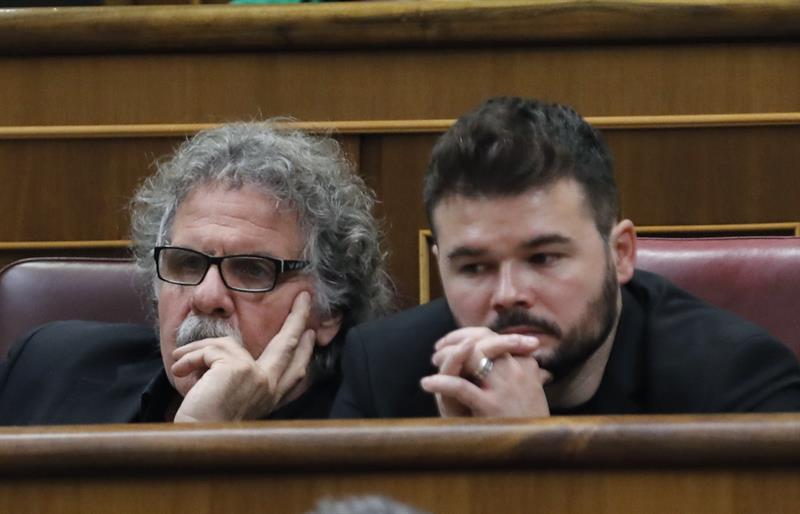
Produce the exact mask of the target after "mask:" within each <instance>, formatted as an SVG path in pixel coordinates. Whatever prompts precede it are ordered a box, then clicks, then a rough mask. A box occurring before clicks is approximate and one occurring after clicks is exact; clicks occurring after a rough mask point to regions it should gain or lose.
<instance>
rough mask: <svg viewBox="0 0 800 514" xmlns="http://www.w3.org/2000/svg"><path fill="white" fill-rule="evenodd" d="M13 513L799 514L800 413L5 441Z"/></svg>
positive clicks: (54, 435)
mask: <svg viewBox="0 0 800 514" xmlns="http://www.w3.org/2000/svg"><path fill="white" fill-rule="evenodd" d="M0 457H2V458H0V474H2V476H3V480H2V482H0V509H2V510H3V511H4V512H37V513H51V512H52V513H56V512H59V513H63V512H120V513H142V514H153V513H160V512H170V513H183V512H187V513H188V512H282V513H290V514H291V513H302V512H307V511H308V510H310V509H311V508H312V506H313V504H314V503H315V501H316V500H317V499H320V498H323V497H343V496H349V495H354V494H361V495H363V494H383V495H387V496H390V497H392V498H395V499H397V500H401V501H404V502H407V503H409V504H411V505H415V506H417V507H419V508H423V509H426V510H428V511H430V512H436V513H440V514H444V513H449V512H459V513H489V512H510V513H528V512H531V506H532V505H535V506H536V510H537V512H538V511H540V510H541V511H546V512H564V513H583V512H598V513H603V514H604V513H609V514H610V513H615V514H616V513H628V512H630V513H639V512H648V513H657V514H660V513H674V512H709V513H760V512H771V513H772V512H778V513H780V512H787V513H788V512H793V509H794V508H795V507H796V505H797V502H798V501H800V480H798V479H800V469H799V468H798V465H797V462H798V459H800V418H798V415H796V414H778V415H723V416H660V417H650V416H648V417H578V418H551V419H545V420H512V421H498V420H494V421H492V420H439V419H426V420H394V421H390V420H382V421H355V422H352V421H350V422H342V421H320V422H256V423H238V424H220V425H201V426H187V425H184V426H176V425H141V426H137V425H128V426H120V425H118V426H104V427H100V426H91V427H86V426H84V427H81V426H78V427H49V428H44V427H34V428H4V429H0Z"/></svg>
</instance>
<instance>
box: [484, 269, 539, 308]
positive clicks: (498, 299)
mask: <svg viewBox="0 0 800 514" xmlns="http://www.w3.org/2000/svg"><path fill="white" fill-rule="evenodd" d="M522 275H523V273H522V270H519V269H518V266H515V265H514V263H503V264H501V265H500V268H499V270H498V273H497V282H496V284H495V289H494V292H493V295H492V308H493V309H494V310H496V311H502V310H507V309H511V308H514V307H522V308H525V309H527V308H530V307H531V306H532V305H533V302H534V298H533V291H532V289H531V288H530V287H529V284H527V283H526V281H525V277H523V276H522Z"/></svg>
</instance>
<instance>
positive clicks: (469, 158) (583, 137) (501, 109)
mask: <svg viewBox="0 0 800 514" xmlns="http://www.w3.org/2000/svg"><path fill="white" fill-rule="evenodd" d="M561 179H573V180H575V181H576V182H577V183H578V184H580V185H581V187H582V188H583V190H584V192H585V194H586V198H587V200H588V204H589V207H590V208H591V212H592V214H593V216H594V221H595V225H596V226H597V230H598V232H600V235H601V236H602V237H603V238H604V239H606V238H607V237H608V235H609V234H610V232H611V228H612V227H613V226H614V223H615V222H616V219H617V215H618V214H619V193H618V191H617V185H616V182H615V181H614V172H613V169H612V162H611V153H610V152H609V150H608V146H606V144H605V142H604V141H603V138H602V137H601V136H600V134H599V133H598V132H597V131H596V130H595V129H594V128H592V126H591V125H589V124H588V123H587V122H586V120H584V119H583V118H582V117H581V116H580V115H579V114H578V113H577V112H575V111H574V110H573V109H572V108H570V107H567V106H564V105H559V104H553V103H544V102H540V101H537V100H530V99H525V98H516V97H497V98H491V99H489V100H487V101H486V102H484V103H483V104H481V105H480V106H479V107H478V108H477V109H475V110H473V111H471V112H468V113H467V114H464V115H463V116H461V117H460V118H459V119H458V120H457V121H456V122H455V124H454V125H453V126H452V127H450V129H449V130H448V131H447V132H446V133H445V134H444V135H442V136H441V137H440V138H439V140H438V141H437V143H436V145H435V146H434V148H433V154H432V156H431V160H430V163H429V165H428V171H427V173H426V175H425V181H424V187H423V196H424V200H425V209H426V210H427V212H428V219H429V221H430V223H431V228H432V229H433V230H434V231H435V230H436V227H434V226H433V210H434V208H435V207H436V206H437V205H438V203H439V202H440V201H441V200H442V199H443V198H445V197H447V196H450V195H461V196H467V197H492V196H513V195H517V194H520V193H521V192H524V191H527V190H529V189H531V188H540V187H546V186H548V185H551V184H554V183H555V182H556V181H559V180H561Z"/></svg>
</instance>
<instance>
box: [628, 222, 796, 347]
mask: <svg viewBox="0 0 800 514" xmlns="http://www.w3.org/2000/svg"><path fill="white" fill-rule="evenodd" d="M637 267H638V268H641V269H645V270H649V271H654V272H656V273H658V274H660V275H663V276H665V277H668V278H669V279H670V280H672V281H673V282H674V283H675V284H677V285H678V286H680V287H682V288H684V289H686V290H687V291H689V292H690V293H692V294H694V295H695V296H698V297H700V298H702V299H704V300H706V301H708V302H709V303H712V304H714V305H717V306H719V307H722V308H724V309H727V310H730V311H733V312H735V313H737V314H739V315H740V316H742V317H744V318H746V319H749V320H750V321H753V322H755V323H757V324H759V325H761V326H762V327H764V328H766V329H767V330H768V331H769V332H770V333H771V334H772V335H773V336H775V337H776V338H778V339H779V340H781V341H782V342H784V343H785V344H787V345H788V346H789V347H791V348H792V350H794V352H795V354H797V355H798V356H800V237H721V238H681V239H662V238H639V247H638V251H637Z"/></svg>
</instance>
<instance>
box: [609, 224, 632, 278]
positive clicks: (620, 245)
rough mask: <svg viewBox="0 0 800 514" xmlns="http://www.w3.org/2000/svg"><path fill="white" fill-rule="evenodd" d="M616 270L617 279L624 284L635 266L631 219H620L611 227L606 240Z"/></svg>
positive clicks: (630, 276)
mask: <svg viewBox="0 0 800 514" xmlns="http://www.w3.org/2000/svg"><path fill="white" fill-rule="evenodd" d="M608 244H609V246H610V247H611V257H612V258H613V259H614V267H615V268H616V270H617V280H618V281H619V283H620V284H625V283H626V282H628V281H629V280H630V279H631V278H632V277H633V270H634V268H635V267H636V228H635V227H634V226H633V222H632V221H631V220H622V221H620V222H619V223H617V224H616V225H615V226H614V228H613V229H611V236H610V238H609V242H608Z"/></svg>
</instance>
